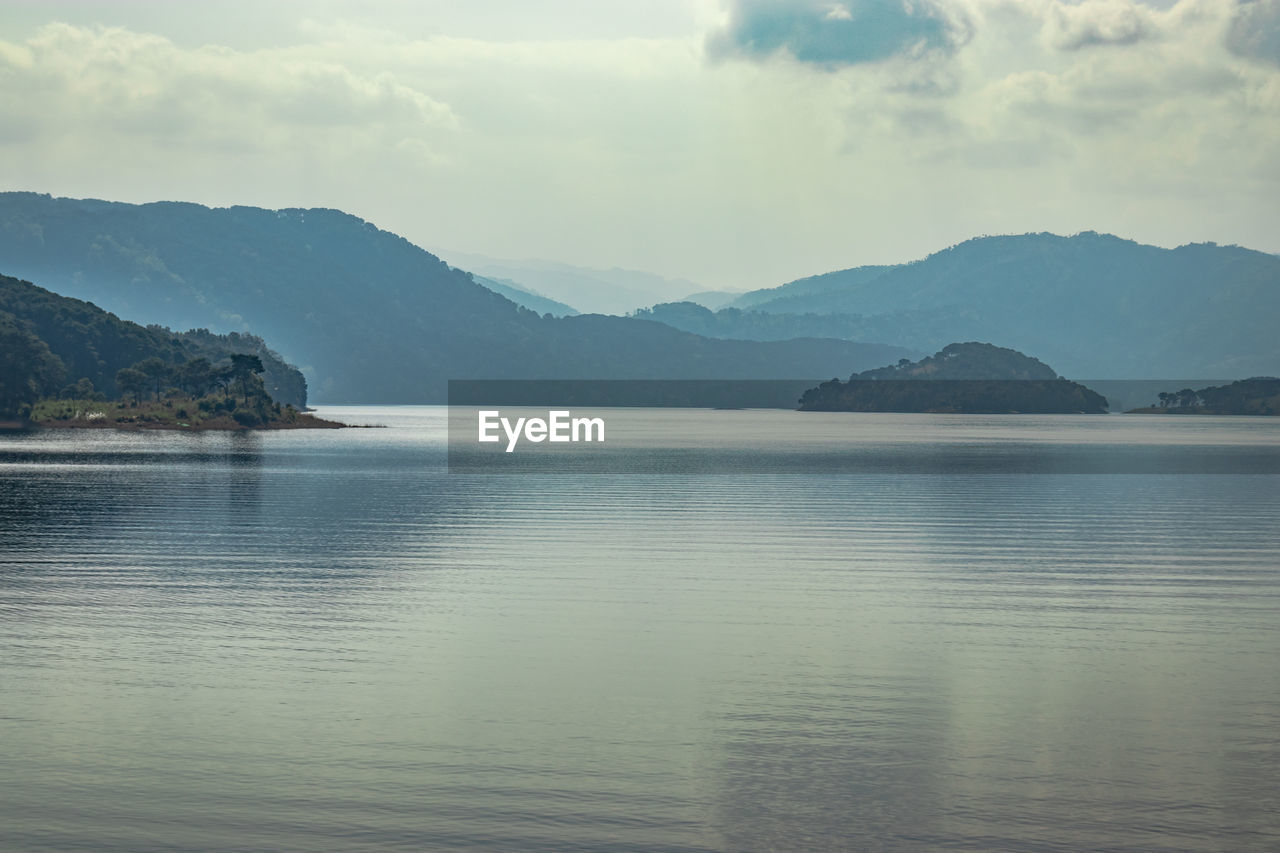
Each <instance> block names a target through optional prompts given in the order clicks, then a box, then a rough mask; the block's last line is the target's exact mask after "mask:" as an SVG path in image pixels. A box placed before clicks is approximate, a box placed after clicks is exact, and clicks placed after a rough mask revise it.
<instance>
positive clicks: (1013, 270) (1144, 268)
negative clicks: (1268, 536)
mask: <svg viewBox="0 0 1280 853" xmlns="http://www.w3.org/2000/svg"><path fill="white" fill-rule="evenodd" d="M638 315H639V316H643V317H646V318H648V319H653V320H657V321H660V322H663V323H667V324H669V325H672V326H675V327H676V328H681V329H685V330H687V331H692V332H697V333H699V334H705V335H712V336H716V337H733V338H746V339H757V340H775V339H785V338H790V337H796V336H800V335H814V334H819V335H834V336H838V337H851V338H865V337H866V336H870V337H871V339H874V340H882V341H888V342H891V343H895V344H899V345H901V346H906V347H910V348H913V349H918V350H925V351H932V350H935V349H937V348H939V347H941V346H943V345H945V344H947V343H949V342H951V341H956V340H977V341H990V342H993V343H997V344H999V345H1001V346H1008V347H1012V348H1014V349H1018V350H1021V351H1024V352H1028V353H1033V354H1034V355H1036V356H1037V357H1039V358H1043V359H1045V360H1046V361H1049V362H1051V363H1052V364H1054V365H1055V367H1056V368H1057V369H1058V370H1060V371H1062V372H1063V373H1064V374H1066V375H1070V376H1076V377H1091V378H1155V377H1167V376H1202V377H1244V376H1251V375H1258V374H1263V373H1276V372H1280V334H1277V330H1276V318H1277V317H1280V257H1276V256H1275V255H1270V254H1266V253H1264V252H1258V251H1253V250H1250V249H1245V248H1241V247H1239V246H1219V245H1216V244H1213V243H1199V244H1191V245H1186V246H1179V247H1178V248H1175V249H1164V248H1160V247H1156V246H1149V245H1143V244H1140V243H1137V242H1134V241H1132V240H1125V239H1121V238H1119V237H1115V236H1112V235H1108V234H1098V233H1094V232H1085V233H1082V234H1076V235H1074V236H1070V237H1062V236H1057V235H1054V234H1023V235H1013V236H1003V237H982V238H976V239H973V240H969V241H966V242H964V243H961V244H959V245H957V246H953V247H951V248H949V249H945V250H943V251H940V252H936V253H934V254H932V255H929V256H928V257H926V258H924V259H922V260H919V261H914V262H911V263H906V264H899V265H895V266H864V267H855V268H853V269H847V270H839V271H836V272H830V273H824V274H822V275H816V276H811V277H809V278H803V279H799V280H797V281H793V282H790V283H788V284H785V285H781V286H779V287H776V288H770V289H765V290H757V291H752V292H749V293H746V294H743V295H741V296H739V297H737V298H736V299H734V301H733V302H732V303H731V304H730V306H729V307H727V308H723V309H721V310H719V311H716V312H711V311H708V310H699V309H698V308H697V307H696V306H691V305H688V304H681V305H658V306H654V308H652V309H649V310H648V311H645V312H638Z"/></svg>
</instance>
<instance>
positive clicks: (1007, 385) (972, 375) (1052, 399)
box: [800, 342, 1107, 414]
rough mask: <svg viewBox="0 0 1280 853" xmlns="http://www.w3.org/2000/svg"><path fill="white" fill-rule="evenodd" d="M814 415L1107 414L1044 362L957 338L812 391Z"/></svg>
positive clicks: (808, 402)
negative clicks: (920, 355)
mask: <svg viewBox="0 0 1280 853" xmlns="http://www.w3.org/2000/svg"><path fill="white" fill-rule="evenodd" d="M800 409H801V410H802V411H811V412H945V413H965V414H1004V413H1021V414H1077V413H1080V414H1105V413H1106V411H1107V400H1106V398H1105V397H1103V396H1102V395H1101V394H1098V393H1096V392H1094V391H1091V390H1090V389H1088V388H1086V387H1085V386H1083V385H1081V384H1079V383H1077V382H1071V381H1070V380H1067V379H1063V378H1061V377H1059V376H1058V375H1057V374H1056V373H1055V372H1054V371H1053V369H1052V368H1050V367H1049V366H1048V365H1047V364H1045V363H1044V362H1042V361H1040V360H1038V359H1035V358H1031V357H1030V356H1027V355H1023V354H1022V353H1020V352H1017V351H1016V350H1011V349H1006V348H1004V347H997V346H993V345H991V344H986V343H976V342H970V343H955V344H950V345H948V346H946V347H944V348H943V349H942V350H941V351H939V352H937V353H935V354H934V355H931V356H929V357H927V358H923V359H921V360H919V361H915V362H913V361H909V360H907V359H905V358H904V359H902V360H901V361H899V362H898V363H897V364H895V365H889V366H886V367H881V368H876V369H875V370H867V371H863V372H862V373H855V374H853V375H852V376H850V377H849V381H847V382H841V381H840V380H838V379H832V380H831V381H830V382H824V383H822V384H821V385H819V386H817V387H816V388H810V389H809V390H808V391H805V392H804V395H803V396H801V398H800Z"/></svg>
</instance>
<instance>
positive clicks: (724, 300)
mask: <svg viewBox="0 0 1280 853" xmlns="http://www.w3.org/2000/svg"><path fill="white" fill-rule="evenodd" d="M742 295H743V294H741V293H739V292H737V291H728V290H702V291H699V292H698V293H690V294H689V295H688V296H685V297H684V298H683V299H681V300H680V302H692V303H693V304H695V305H701V306H702V307H704V308H710V309H711V310H712V311H719V310H720V309H721V308H727V307H729V306H730V305H732V304H733V303H734V301H735V300H737V299H739V298H740V297H741V296H742Z"/></svg>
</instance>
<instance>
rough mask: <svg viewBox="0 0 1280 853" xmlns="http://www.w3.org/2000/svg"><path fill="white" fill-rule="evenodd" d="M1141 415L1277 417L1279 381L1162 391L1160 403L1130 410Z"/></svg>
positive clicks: (1246, 381) (1256, 380) (1268, 378)
mask: <svg viewBox="0 0 1280 853" xmlns="http://www.w3.org/2000/svg"><path fill="white" fill-rule="evenodd" d="M1128 413H1129V414H1141V415H1272V416H1274V415H1278V414H1280V378H1276V377H1274V376H1255V377H1253V378H1251V379H1241V380H1238V381H1236V382H1232V383H1230V384H1228V385H1211V386H1209V387H1208V388H1201V389H1200V390H1199V391H1195V390H1192V389H1191V388H1183V389H1182V390H1181V391H1161V392H1160V397H1159V403H1158V404H1157V405H1154V406H1147V407H1146V408H1140V409H1130V410H1129V412H1128Z"/></svg>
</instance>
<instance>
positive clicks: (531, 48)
mask: <svg viewBox="0 0 1280 853" xmlns="http://www.w3.org/2000/svg"><path fill="white" fill-rule="evenodd" d="M0 190H31V191H37V192H47V193H52V194H53V195H59V196H70V197H93V198H107V199H113V200H119V201H130V202H146V201H156V200H183V201H194V202H200V203H203V204H208V205H214V206H225V205H232V204H247V205H257V206H262V207H268V208H282V207H331V208H339V209H342V210H345V211H347V212H349V213H353V214H355V215H357V216H360V217H362V218H364V219H367V220H369V221H371V222H373V223H374V224H376V225H378V226H379V227H381V228H385V229H387V230H390V231H394V232H396V233H398V234H401V235H403V236H405V237H407V238H408V239H410V240H412V241H413V242H415V243H417V244H419V245H421V246H424V247H426V248H428V249H433V250H442V249H452V250H457V251H461V252H472V253H478V254H484V255H489V256H493V257H503V258H514V259H523V258H543V259H551V260H557V261H563V262H567V263H572V264H578V265H583V266H590V267H600V268H609V267H622V268H630V269H640V270H649V271H653V272H657V273H660V274H663V275H667V276H672V277H675V276H680V277H685V278H689V279H692V280H694V281H696V282H698V283H699V284H702V285H705V286H707V287H713V288H723V289H730V290H745V289H750V288H754V287H766V286H772V285H776V284H780V283H782V282H785V281H789V280H791V279H794V278H798V277H801V276H804V275H811V274H815V273H820V272H825V271H828V270H833V269H841V268H845V267H851V266H857V265H860V264H869V263H897V262H902V261H907V260H911V259H914V258H918V257H922V256H924V255H926V254H928V253H929V252H932V251H936V250H938V249H942V248H945V247H947V246H949V245H953V244H955V243H958V242H961V241H963V240H965V239H968V238H971V237H975V236H980V235H984V234H1007V233H1025V232H1036V231H1052V232H1055V233H1060V234H1072V233H1076V232H1079V231H1085V230H1095V231H1102V232H1110V233H1115V234H1119V235H1120V236H1123V237H1128V238H1132V239H1136V240H1139V241H1141V242H1146V243H1153V244H1156V245H1161V246H1176V245H1180V244H1183V243H1188V242H1203V241H1215V242H1219V243H1227V244H1240V245H1244V246H1248V247H1251V248H1255V249H1260V250H1263V251H1269V252H1280V228H1277V227H1276V226H1277V224H1278V222H1280V217H1278V214H1280V0H1248V1H1247V2H1241V0H1178V2H1133V0H1084V2H1064V0H958V1H957V2H952V0H839V2H835V0H819V1H818V2H811V0H790V2H782V1H781V0H688V2H678V0H642V2H624V0H618V2H610V0H493V2H486V0H476V1H475V2H469V3H455V2H431V1H430V0H427V2H404V1H403V0H399V1H397V0H364V2H337V0H327V2H290V0H281V1H280V2H273V3H259V2H239V0H232V1H231V2H219V0H207V1H206V2H201V3H187V2H158V0H157V1H156V2H47V0H46V2H39V3H36V2H6V3H2V4H0Z"/></svg>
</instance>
